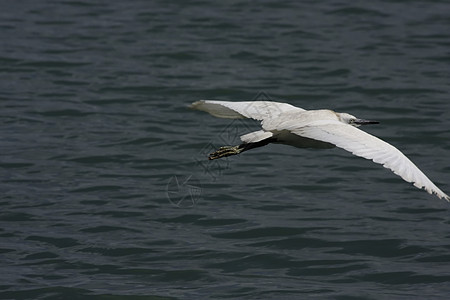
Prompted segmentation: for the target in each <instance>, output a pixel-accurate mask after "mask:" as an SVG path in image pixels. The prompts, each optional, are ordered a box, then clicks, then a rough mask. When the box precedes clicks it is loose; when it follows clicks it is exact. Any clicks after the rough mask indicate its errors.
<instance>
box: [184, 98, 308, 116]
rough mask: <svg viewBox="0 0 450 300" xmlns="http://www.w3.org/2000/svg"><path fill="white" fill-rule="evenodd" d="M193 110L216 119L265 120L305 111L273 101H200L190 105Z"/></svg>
mask: <svg viewBox="0 0 450 300" xmlns="http://www.w3.org/2000/svg"><path fill="white" fill-rule="evenodd" d="M190 107H191V108H193V109H197V110H202V111H206V112H208V113H210V114H211V115H213V116H215V117H218V118H227V119H244V118H251V119H255V120H259V121H262V120H265V119H272V118H276V117H278V116H279V115H280V114H281V113H285V112H290V111H305V110H304V109H302V108H299V107H295V106H293V105H290V104H287V103H280V102H273V101H239V102H231V101H219V100H200V101H196V102H194V103H192V104H191V106H190Z"/></svg>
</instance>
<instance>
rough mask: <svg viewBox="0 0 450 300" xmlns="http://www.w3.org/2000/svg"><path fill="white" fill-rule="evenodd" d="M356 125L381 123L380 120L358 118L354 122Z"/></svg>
mask: <svg viewBox="0 0 450 300" xmlns="http://www.w3.org/2000/svg"><path fill="white" fill-rule="evenodd" d="M353 123H354V124H356V125H368V124H380V122H378V121H371V120H364V119H356V120H355V121H354V122H353Z"/></svg>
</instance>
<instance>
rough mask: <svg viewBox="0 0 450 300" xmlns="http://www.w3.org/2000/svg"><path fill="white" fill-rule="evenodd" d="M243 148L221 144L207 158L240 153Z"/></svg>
mask: <svg viewBox="0 0 450 300" xmlns="http://www.w3.org/2000/svg"><path fill="white" fill-rule="evenodd" d="M242 150H243V148H240V147H239V146H223V147H220V148H219V150H217V151H215V152H213V153H211V154H210V155H209V157H208V159H209V160H213V159H218V158H222V157H226V156H231V155H236V154H239V153H241V152H242Z"/></svg>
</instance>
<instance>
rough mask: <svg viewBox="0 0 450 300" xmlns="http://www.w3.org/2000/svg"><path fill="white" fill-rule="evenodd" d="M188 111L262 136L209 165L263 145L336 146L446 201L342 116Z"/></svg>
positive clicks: (258, 107) (277, 108)
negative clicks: (244, 123) (249, 125)
mask: <svg viewBox="0 0 450 300" xmlns="http://www.w3.org/2000/svg"><path fill="white" fill-rule="evenodd" d="M191 108H194V109H197V110H202V111H206V112H208V113H210V114H211V115H213V116H216V117H220V118H232V119H236V118H251V119H255V120H259V121H261V125H262V130H258V131H255V132H251V133H248V134H245V135H243V136H241V140H242V141H243V142H244V144H242V145H240V146H235V147H222V148H221V149H219V150H218V151H216V152H215V153H212V154H211V155H212V156H210V159H216V158H220V157H224V156H229V155H235V154H238V153H241V152H243V151H246V150H249V149H251V148H255V147H260V146H263V145H266V144H268V143H271V142H274V143H282V144H288V145H292V146H295V147H299V148H305V147H308V148H331V147H334V146H337V147H339V148H342V149H345V150H347V151H349V152H351V153H353V154H354V155H356V156H360V157H364V158H366V159H370V160H372V161H374V162H375V163H378V164H381V165H383V166H384V167H385V168H388V169H390V170H392V171H393V172H394V173H395V174H397V175H398V176H400V177H401V178H403V179H404V180H405V181H407V182H411V183H413V184H414V186H416V187H418V188H423V189H425V190H426V191H427V192H428V193H430V194H435V195H436V196H438V197H439V198H441V199H442V198H443V199H445V200H447V201H450V197H449V196H448V195H446V194H445V193H444V192H442V191H441V190H440V189H439V188H438V187H437V186H436V185H435V184H434V183H433V182H431V180H430V179H428V177H427V176H425V174H424V173H423V172H422V171H420V170H419V168H417V167H416V165H414V163H413V162H411V161H410V160H409V159H408V158H407V157H406V156H405V155H404V154H403V153H402V152H400V151H399V150H398V149H397V148H395V147H394V146H392V145H390V144H388V143H386V142H384V141H382V140H381V139H379V138H377V137H375V136H373V135H370V134H368V133H366V132H364V131H362V130H360V129H358V128H356V127H357V126H359V125H364V124H373V123H378V122H374V121H367V120H362V119H358V118H356V117H354V116H352V115H350V114H347V113H337V112H334V111H331V110H309V111H308V110H304V109H302V108H299V107H295V106H292V105H290V104H287V103H279V102H272V101H245V102H230V101H217V100H200V101H196V102H194V103H192V105H191Z"/></svg>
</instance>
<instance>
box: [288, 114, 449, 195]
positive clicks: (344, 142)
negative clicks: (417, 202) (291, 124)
mask: <svg viewBox="0 0 450 300" xmlns="http://www.w3.org/2000/svg"><path fill="white" fill-rule="evenodd" d="M290 131H291V132H292V133H293V134H296V135H299V136H302V137H308V138H311V139H315V140H319V141H323V142H328V143H332V144H334V145H336V146H337V147H339V148H342V149H345V150H347V151H349V152H351V153H353V154H354V155H357V156H360V157H364V158H367V159H370V160H372V161H374V162H375V163H378V164H382V165H383V166H384V167H385V168H388V169H391V170H392V171H393V172H394V173H395V174H397V175H398V176H400V177H401V178H403V179H404V180H405V181H407V182H411V183H413V184H414V186H416V187H418V188H423V189H425V190H426V191H427V192H428V193H430V194H435V195H436V196H438V197H439V198H441V199H442V198H444V199H445V200H447V201H450V197H449V196H448V195H446V194H445V193H444V192H442V191H441V190H440V189H439V188H438V187H437V186H436V185H435V184H434V183H433V182H431V180H430V179H428V177H427V176H425V174H424V173H423V172H422V171H420V170H419V168H417V167H416V165H415V164H414V163H413V162H412V161H410V160H409V159H408V158H407V157H406V156H405V155H404V154H403V153H402V152H400V151H399V150H398V149H397V148H395V147H394V146H392V145H390V144H388V143H386V142H384V141H383V140H381V139H379V138H377V137H375V136H373V135H370V134H368V133H366V132H364V131H362V130H359V129H358V128H355V127H353V126H351V125H347V124H344V123H341V122H338V121H330V120H327V121H316V122H311V123H309V124H308V125H306V126H303V127H299V128H291V129H290Z"/></svg>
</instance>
